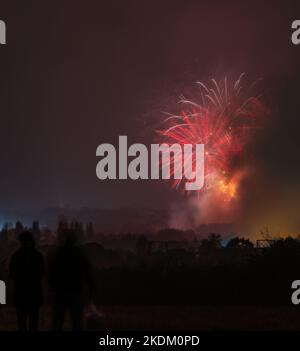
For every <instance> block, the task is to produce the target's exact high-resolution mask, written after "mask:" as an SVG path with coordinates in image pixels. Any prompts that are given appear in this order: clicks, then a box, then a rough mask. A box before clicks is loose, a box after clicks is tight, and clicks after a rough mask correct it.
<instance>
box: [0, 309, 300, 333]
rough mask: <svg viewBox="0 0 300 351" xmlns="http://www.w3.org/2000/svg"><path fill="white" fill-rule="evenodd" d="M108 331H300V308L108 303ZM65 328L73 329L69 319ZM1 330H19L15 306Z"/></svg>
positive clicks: (45, 324) (2, 316) (47, 314)
mask: <svg viewBox="0 0 300 351" xmlns="http://www.w3.org/2000/svg"><path fill="white" fill-rule="evenodd" d="M101 311H102V312H103V313H104V315H105V330H107V331H109V330H125V331H129V330H174V331H175V330H195V331H196V330H198V331H201V330H204V331H205V330H300V309H299V308H297V307H257V306H234V307H230V306H226V307H224V306H213V307H212V306H105V307H103V308H101ZM50 320H51V311H50V308H49V307H47V306H45V307H43V308H42V311H41V328H40V329H41V330H50ZM65 329H66V330H68V329H70V323H69V320H68V318H67V320H66V323H65ZM0 330H1V331H9V330H16V317H15V312H14V309H13V307H8V306H1V308H0Z"/></svg>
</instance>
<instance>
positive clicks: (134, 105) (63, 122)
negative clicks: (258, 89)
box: [0, 0, 300, 210]
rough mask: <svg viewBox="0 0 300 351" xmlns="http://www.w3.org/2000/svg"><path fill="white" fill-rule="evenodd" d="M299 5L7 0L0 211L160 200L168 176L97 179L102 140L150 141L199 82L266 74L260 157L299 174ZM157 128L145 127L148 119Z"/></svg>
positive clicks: (0, 83)
mask: <svg viewBox="0 0 300 351" xmlns="http://www.w3.org/2000/svg"><path fill="white" fill-rule="evenodd" d="M296 3H297V2H296V1H295V2H294V3H293V2H291V1H286V0H285V1H239V2H238V1H236V2H233V1H211V0H210V1H201V0H198V1H191V0H181V1H178V0H172V1H170V0H165V1H162V0H160V1H152V0H151V1H150V0H148V1H146V0H139V1H135V0H134V1H130V0H129V1H121V0H119V1H114V0H113V1H100V0H98V1H96V0H95V1H81V2H79V1H63V0H61V1H20V0H19V1H13V0H12V1H9V2H8V1H6V3H5V4H3V2H1V4H0V10H1V11H0V13H1V19H3V20H4V21H5V22H6V25H7V45H6V46H1V47H0V75H1V79H0V90H1V95H0V99H1V138H0V159H1V170H0V180H1V181H0V208H2V209H10V210H15V209H18V210H25V209H35V208H36V209H40V208H45V207H48V206H67V205H68V206H72V207H81V206H91V207H105V206H119V205H126V206H127V205H135V206H140V205H145V206H148V205H149V206H166V205H167V204H168V203H170V202H174V201H175V202H176V201H179V199H180V197H181V196H180V195H179V194H177V193H176V192H175V191H173V190H171V189H170V187H169V185H168V184H166V183H165V182H160V181H158V182H153V181H152V182H151V181H148V182H147V181H146V182H133V181H106V182H101V181H99V180H98V179H97V178H96V173H95V167H96V163H97V158H96V156H95V151H96V147H97V145H99V144H101V143H104V142H109V143H114V144H116V143H117V140H118V136H119V135H124V134H125V135H128V136H129V141H130V142H131V143H134V142H144V143H149V142H151V139H152V137H153V133H152V132H153V130H152V128H153V126H154V125H155V123H157V122H158V121H159V120H160V118H161V116H162V112H161V111H163V110H165V109H167V108H168V107H169V106H170V105H171V104H172V102H173V101H174V99H175V98H177V96H179V94H180V93H181V91H184V89H186V87H190V86H193V84H194V83H195V81H197V80H205V79H209V78H211V77H212V76H217V77H218V76H220V77H222V76H224V75H225V74H235V75H238V74H239V73H240V72H243V71H246V72H247V73H248V75H249V76H250V77H251V78H252V77H254V78H256V77H261V76H263V77H264V78H265V82H266V87H267V89H268V91H269V92H270V94H271V95H272V96H273V101H274V102H273V104H274V109H275V111H276V116H277V117H274V130H273V131H272V138H271V137H269V139H268V143H265V144H264V147H262V150H261V152H258V158H260V159H261V160H262V159H263V162H265V164H266V172H270V173H271V174H273V175H274V177H275V176H276V175H278V173H279V172H281V173H280V174H281V176H282V177H283V182H292V180H293V179H298V177H299V173H300V172H299V155H298V153H299V147H300V138H299V137H298V136H299V130H300V115H299V111H300V99H299V89H300V61H299V60H300V45H299V46H294V45H292V43H291V39H290V37H291V33H292V30H291V23H292V21H293V20H294V19H297V18H298V19H300V6H298V8H296ZM151 126H152V127H151Z"/></svg>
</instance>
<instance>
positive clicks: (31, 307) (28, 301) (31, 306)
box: [9, 232, 45, 331]
mask: <svg viewBox="0 0 300 351" xmlns="http://www.w3.org/2000/svg"><path fill="white" fill-rule="evenodd" d="M19 241H20V244H21V247H20V248H19V249H18V250H17V251H16V252H15V253H14V254H13V255H12V257H11V261H10V267H9V272H10V277H11V279H12V280H13V282H14V301H15V305H16V310H17V319H18V328H19V330H21V331H26V330H28V329H29V330H30V331H36V330H38V327H39V310H40V307H41V305H42V302H43V289H42V279H43V276H44V272H45V270H44V259H43V256H42V254H41V253H40V252H39V251H38V250H36V248H35V242H34V239H33V236H32V234H31V233H30V232H23V233H21V234H20V235H19Z"/></svg>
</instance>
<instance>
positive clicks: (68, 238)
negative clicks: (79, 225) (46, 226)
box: [57, 229, 78, 246]
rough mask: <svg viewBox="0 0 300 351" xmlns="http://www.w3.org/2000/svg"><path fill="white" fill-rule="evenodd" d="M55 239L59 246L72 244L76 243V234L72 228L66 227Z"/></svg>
mask: <svg viewBox="0 0 300 351" xmlns="http://www.w3.org/2000/svg"><path fill="white" fill-rule="evenodd" d="M57 239H58V245H59V246H74V245H76V244H78V235H77V233H76V231H74V230H72V229H66V230H64V231H63V232H61V233H59V236H58V238H57Z"/></svg>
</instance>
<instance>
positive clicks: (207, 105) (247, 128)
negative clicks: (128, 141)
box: [157, 73, 269, 201]
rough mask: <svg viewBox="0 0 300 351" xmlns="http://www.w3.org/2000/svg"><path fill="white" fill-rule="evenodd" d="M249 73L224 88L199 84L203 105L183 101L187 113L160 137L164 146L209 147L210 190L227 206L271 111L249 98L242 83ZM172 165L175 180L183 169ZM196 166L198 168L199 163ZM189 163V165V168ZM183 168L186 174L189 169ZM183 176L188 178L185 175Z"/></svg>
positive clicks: (170, 119)
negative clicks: (241, 165)
mask: <svg viewBox="0 0 300 351" xmlns="http://www.w3.org/2000/svg"><path fill="white" fill-rule="evenodd" d="M243 76H244V73H242V74H241V75H240V76H239V78H238V79H237V80H236V81H234V82H232V83H231V82H230V81H229V80H228V79H227V77H225V78H224V80H222V81H220V82H219V83H218V82H217V81H216V80H215V79H212V80H211V83H210V84H209V85H206V84H204V83H203V82H197V85H198V87H199V89H200V99H199V100H200V102H195V101H191V100H188V99H186V98H185V97H184V96H181V99H180V101H179V102H180V104H181V106H182V111H181V113H180V114H179V115H169V114H168V117H167V118H166V119H165V121H164V125H165V128H164V129H160V130H158V131H157V132H158V133H159V135H160V136H161V137H162V138H163V141H164V143H166V144H168V145H171V144H175V143H177V144H181V145H184V144H192V145H195V144H204V147H205V173H204V175H205V190H206V191H215V192H218V193H220V194H222V195H223V198H224V201H229V200H231V199H232V198H235V197H236V196H237V191H238V185H239V184H238V183H239V181H240V179H239V178H240V177H239V176H237V175H236V168H237V167H236V163H239V162H240V163H241V160H243V159H245V157H246V154H247V152H246V151H247V146H248V145H249V143H250V142H251V140H252V139H253V136H254V134H255V131H256V130H257V129H259V128H262V127H263V126H264V121H265V118H264V117H265V116H267V115H268V114H269V109H268V108H267V107H266V106H265V105H264V103H263V102H262V101H261V99H260V98H261V97H260V96H251V95H249V91H251V89H252V88H253V86H254V85H255V84H256V83H257V81H255V82H254V83H253V84H252V85H251V86H250V87H249V89H248V92H245V89H244V88H243V86H242V84H241V82H242V79H243ZM176 156H177V155H174V157H173V159H171V161H170V162H169V164H168V165H163V166H167V167H170V169H171V174H172V175H174V172H176V170H177V167H178V165H176V162H175V161H174V160H175V159H176ZM191 157H192V164H193V167H194V168H195V160H194V158H193V156H192V155H191ZM188 161H190V159H189V160H185V162H188ZM180 167H182V168H184V164H183V165H181V164H180ZM182 174H184V173H183V172H182ZM186 181H187V180H186V179H184V178H183V179H175V180H174V182H173V186H175V187H176V188H180V187H181V185H182V183H185V182H186Z"/></svg>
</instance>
